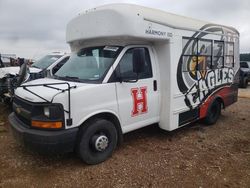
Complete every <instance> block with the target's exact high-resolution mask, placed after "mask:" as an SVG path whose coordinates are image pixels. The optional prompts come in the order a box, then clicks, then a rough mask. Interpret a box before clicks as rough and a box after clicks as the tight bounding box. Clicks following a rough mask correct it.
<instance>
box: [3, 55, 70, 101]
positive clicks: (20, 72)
mask: <svg viewBox="0 0 250 188" xmlns="http://www.w3.org/2000/svg"><path fill="white" fill-rule="evenodd" d="M68 59H69V54H66V53H61V52H53V53H50V54H47V55H45V56H44V57H42V58H41V59H39V60H38V61H36V62H35V63H34V64H32V65H31V66H30V67H28V66H27V64H26V63H24V64H23V65H22V66H21V67H19V66H15V67H4V68H0V99H1V100H2V101H9V100H11V98H12V96H13V94H14V90H15V88H16V87H17V86H19V85H21V84H22V83H23V82H27V81H30V80H35V79H38V78H44V77H46V76H48V77H51V76H52V75H53V74H55V73H56V72H57V71H58V70H59V69H60V68H61V67H62V66H63V65H64V63H66V62H67V61H68Z"/></svg>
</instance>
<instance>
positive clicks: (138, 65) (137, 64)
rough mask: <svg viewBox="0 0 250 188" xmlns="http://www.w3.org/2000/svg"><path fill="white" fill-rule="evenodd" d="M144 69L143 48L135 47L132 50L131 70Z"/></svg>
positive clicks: (138, 70) (138, 71)
mask: <svg viewBox="0 0 250 188" xmlns="http://www.w3.org/2000/svg"><path fill="white" fill-rule="evenodd" d="M144 70H145V49H144V48H135V49H134V50H133V72H134V73H137V74H139V73H142V72H144Z"/></svg>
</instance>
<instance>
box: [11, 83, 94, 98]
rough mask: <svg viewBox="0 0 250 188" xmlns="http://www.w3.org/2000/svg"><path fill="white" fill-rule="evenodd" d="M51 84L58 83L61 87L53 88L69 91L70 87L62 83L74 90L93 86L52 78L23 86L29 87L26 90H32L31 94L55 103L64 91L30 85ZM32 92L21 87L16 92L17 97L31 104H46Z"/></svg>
mask: <svg viewBox="0 0 250 188" xmlns="http://www.w3.org/2000/svg"><path fill="white" fill-rule="evenodd" d="M51 83H58V84H59V85H53V86H52V87H55V88H58V89H67V88H68V85H67V84H60V83H68V84H69V85H70V87H75V88H73V89H72V90H74V89H76V88H78V87H91V85H92V86H93V84H84V83H78V82H69V81H64V80H56V79H51V78H42V79H37V80H33V81H30V82H27V83H25V84H22V86H27V87H26V88H27V89H28V90H30V91H31V92H33V93H35V94H37V95H39V96H41V97H42V98H44V99H46V100H47V101H53V99H54V97H55V96H56V95H58V94H60V93H62V91H60V90H58V89H52V88H49V87H46V86H43V85H40V86H30V85H37V84H51ZM31 92H29V91H27V90H25V89H24V88H23V87H19V88H17V89H16V90H15V95H16V96H18V97H20V98H23V99H25V100H27V101H30V102H46V101H45V100H43V99H42V98H40V97H38V96H36V95H34V94H32V93H31ZM65 93H66V94H68V93H67V92H64V93H62V94H65Z"/></svg>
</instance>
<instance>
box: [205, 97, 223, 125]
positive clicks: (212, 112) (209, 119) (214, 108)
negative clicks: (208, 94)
mask: <svg viewBox="0 0 250 188" xmlns="http://www.w3.org/2000/svg"><path fill="white" fill-rule="evenodd" d="M220 114H221V103H220V102H219V101H218V100H215V101H214V102H213V103H212V105H211V106H210V107H209V109H208V112H207V116H206V117H205V119H204V123H205V124H206V125H213V124H215V123H216V122H217V120H218V119H219V117H220Z"/></svg>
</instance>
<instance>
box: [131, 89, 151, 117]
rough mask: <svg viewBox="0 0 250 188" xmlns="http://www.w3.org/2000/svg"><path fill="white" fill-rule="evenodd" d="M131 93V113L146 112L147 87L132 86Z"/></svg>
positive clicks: (135, 114)
mask: <svg viewBox="0 0 250 188" xmlns="http://www.w3.org/2000/svg"><path fill="white" fill-rule="evenodd" d="M131 95H132V98H133V110H132V114H131V115H132V116H137V115H140V114H144V113H147V112H148V105H147V87H140V88H132V89H131Z"/></svg>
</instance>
